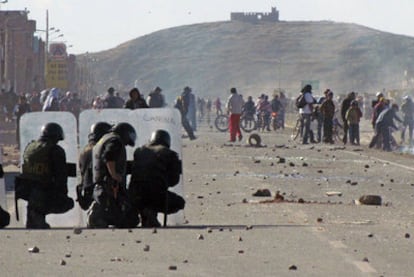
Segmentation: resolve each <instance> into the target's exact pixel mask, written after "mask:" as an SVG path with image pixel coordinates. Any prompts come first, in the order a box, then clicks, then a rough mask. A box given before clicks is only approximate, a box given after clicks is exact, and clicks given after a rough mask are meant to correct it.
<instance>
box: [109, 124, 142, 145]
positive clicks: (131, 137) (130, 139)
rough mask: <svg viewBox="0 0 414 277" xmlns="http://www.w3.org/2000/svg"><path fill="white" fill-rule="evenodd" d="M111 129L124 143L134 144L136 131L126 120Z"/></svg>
mask: <svg viewBox="0 0 414 277" xmlns="http://www.w3.org/2000/svg"><path fill="white" fill-rule="evenodd" d="M112 131H113V132H114V133H116V134H118V135H119V136H120V137H121V140H122V142H123V143H124V144H125V145H130V146H134V145H135V140H136V138H137V133H136V132H135V129H134V127H132V125H131V124H129V123H126V122H121V123H118V124H116V125H115V126H114V127H113V128H112Z"/></svg>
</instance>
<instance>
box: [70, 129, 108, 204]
mask: <svg viewBox="0 0 414 277" xmlns="http://www.w3.org/2000/svg"><path fill="white" fill-rule="evenodd" d="M111 127H112V126H111V125H110V124H109V123H106V122H98V123H95V124H93V125H92V126H91V129H90V133H89V135H88V139H89V142H88V144H87V145H86V146H85V148H83V150H82V152H81V153H80V155H79V168H80V172H81V183H80V184H79V185H78V186H77V187H76V194H77V199H76V201H78V203H79V206H80V207H81V208H82V209H83V210H85V211H86V210H87V209H88V208H89V207H90V205H91V204H92V201H93V198H92V194H93V187H94V186H93V172H92V149H93V147H94V146H95V144H96V143H97V142H98V141H99V140H100V139H101V138H102V137H103V136H104V135H105V134H106V133H108V132H109V130H110V129H111Z"/></svg>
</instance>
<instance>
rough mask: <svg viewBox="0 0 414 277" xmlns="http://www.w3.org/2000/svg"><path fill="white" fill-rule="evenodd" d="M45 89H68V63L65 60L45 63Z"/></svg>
mask: <svg viewBox="0 0 414 277" xmlns="http://www.w3.org/2000/svg"><path fill="white" fill-rule="evenodd" d="M46 87H47V88H60V89H62V90H67V89H68V63H67V61H66V60H49V61H48V63H47V73H46Z"/></svg>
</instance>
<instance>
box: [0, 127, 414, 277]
mask: <svg viewBox="0 0 414 277" xmlns="http://www.w3.org/2000/svg"><path fill="white" fill-rule="evenodd" d="M197 136H198V139H197V140H195V141H191V142H190V141H188V140H187V139H185V141H184V148H183V157H184V177H183V178H184V184H185V186H184V189H185V198H186V201H187V206H186V209H185V216H186V219H187V221H188V223H187V224H185V225H184V226H179V227H171V228H167V229H158V230H157V232H156V233H154V231H153V230H152V229H139V228H138V229H133V230H86V229H84V230H82V232H81V234H75V233H74V231H73V230H72V229H57V230H56V229H55V230H48V231H29V230H24V229H13V228H11V229H5V230H2V231H0V244H1V247H0V268H1V269H3V272H2V274H1V275H2V276H16V275H17V276H34V275H37V276H56V275H61V276H80V275H88V276H98V275H99V276H101V275H114V274H117V275H119V276H129V275H130V276H412V272H413V271H414V263H413V261H414V247H413V246H414V240H413V236H414V207H413V204H412V202H413V199H414V179H413V178H412V176H413V170H414V165H413V163H412V161H413V158H412V156H411V155H406V154H396V153H384V152H380V151H378V150H370V149H368V148H366V147H364V146H361V147H350V146H347V147H343V146H342V145H324V144H314V145H306V146H305V145H300V144H296V143H295V142H292V141H290V136H289V132H288V131H286V132H284V133H283V132H282V133H278V134H275V133H272V134H268V133H266V134H263V135H262V139H263V143H264V144H266V145H267V147H262V148H253V147H248V146H246V144H245V142H244V141H243V142H242V143H235V144H232V145H227V144H226V143H225V142H226V141H227V140H228V135H227V134H224V133H219V132H217V131H215V130H213V129H210V128H207V127H206V126H201V128H200V131H199V132H198V133H197ZM246 138H247V134H245V139H246ZM245 139H244V140H245ZM283 160H285V162H283ZM281 161H282V162H281ZM258 189H269V190H270V191H271V192H272V196H271V197H254V196H252V194H253V193H254V192H256V191H257V190H258ZM276 191H279V193H280V194H281V195H283V197H284V199H285V201H282V202H278V203H260V201H265V200H268V201H267V202H272V201H271V200H272V199H273V198H274V195H275V193H276ZM330 191H337V192H341V193H342V195H341V196H337V195H336V196H331V197H328V196H327V195H326V192H330ZM364 194H375V195H380V196H381V197H382V201H383V205H381V206H367V205H355V204H354V203H353V202H354V201H353V200H355V199H358V198H359V197H360V196H362V195H364ZM299 202H303V203H299ZM12 227H13V225H12ZM33 246H37V247H38V248H39V249H40V252H39V253H37V254H35V253H29V252H28V248H30V247H33ZM147 246H149V250H148V247H147ZM145 250H148V251H145ZM62 264H64V265H62Z"/></svg>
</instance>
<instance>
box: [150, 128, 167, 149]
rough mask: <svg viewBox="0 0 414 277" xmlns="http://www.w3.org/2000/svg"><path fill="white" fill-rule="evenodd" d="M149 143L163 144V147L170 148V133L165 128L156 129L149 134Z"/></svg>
mask: <svg viewBox="0 0 414 277" xmlns="http://www.w3.org/2000/svg"><path fill="white" fill-rule="evenodd" d="M150 144H151V145H164V146H165V147H168V148H170V145H171V137H170V134H169V133H168V132H167V131H165V130H157V131H155V132H153V133H152V134H151V139H150Z"/></svg>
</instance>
